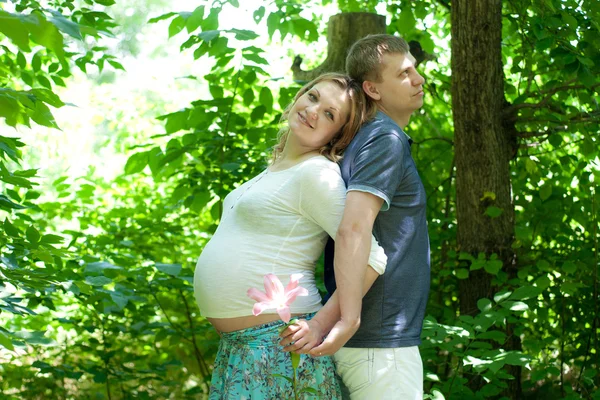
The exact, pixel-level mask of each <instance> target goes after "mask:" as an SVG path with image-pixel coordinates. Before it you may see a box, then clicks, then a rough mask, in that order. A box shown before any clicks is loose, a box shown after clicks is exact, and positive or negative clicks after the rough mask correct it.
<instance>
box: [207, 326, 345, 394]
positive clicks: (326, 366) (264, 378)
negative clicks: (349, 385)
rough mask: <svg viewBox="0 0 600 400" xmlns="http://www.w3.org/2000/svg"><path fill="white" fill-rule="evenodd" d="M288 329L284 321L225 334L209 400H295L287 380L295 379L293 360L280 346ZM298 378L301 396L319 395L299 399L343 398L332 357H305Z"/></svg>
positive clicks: (220, 346)
mask: <svg viewBox="0 0 600 400" xmlns="http://www.w3.org/2000/svg"><path fill="white" fill-rule="evenodd" d="M311 317H312V315H308V316H306V317H303V318H311ZM284 325H285V323H284V322H283V321H273V322H269V323H267V324H264V325H259V326H255V327H251V328H248V329H243V330H240V331H234V332H228V333H223V335H222V336H221V341H220V343H219V351H218V353H217V359H216V360H215V364H214V370H213V375H212V381H211V384H210V394H209V399H210V400H234V399H235V400H239V399H252V400H264V399H269V400H270V399H278V400H279V399H281V400H285V399H294V392H293V388H292V384H291V383H290V382H289V381H288V380H287V379H285V378H284V377H290V378H291V377H292V373H293V372H292V361H291V357H290V354H289V353H287V352H284V351H283V347H282V346H281V345H280V344H279V341H280V340H281V338H279V330H280V329H281V328H282V327H283V326H284ZM296 374H297V375H296V379H297V383H296V385H297V389H296V390H297V391H298V392H299V391H301V390H302V389H303V388H306V387H309V388H313V389H315V390H316V391H317V392H318V395H317V394H313V393H309V392H304V393H302V394H301V395H300V396H299V397H298V398H299V399H327V400H329V399H334V400H335V399H341V398H342V396H341V392H340V387H339V385H338V382H337V380H336V376H335V366H334V364H333V360H332V358H331V357H318V358H313V357H311V356H309V355H307V354H302V355H301V358H300V365H299V366H298V370H297V372H296ZM277 375H283V376H277Z"/></svg>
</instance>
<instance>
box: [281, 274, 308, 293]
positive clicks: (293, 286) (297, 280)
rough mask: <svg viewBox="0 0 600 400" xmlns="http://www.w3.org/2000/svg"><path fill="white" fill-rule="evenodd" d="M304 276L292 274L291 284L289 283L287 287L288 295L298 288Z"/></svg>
mask: <svg viewBox="0 0 600 400" xmlns="http://www.w3.org/2000/svg"><path fill="white" fill-rule="evenodd" d="M303 276H304V275H302V274H292V275H290V283H288V284H287V286H286V287H285V291H286V293H287V292H289V291H290V290H292V289H296V288H297V287H298V284H299V283H300V279H301V278H302V277H303Z"/></svg>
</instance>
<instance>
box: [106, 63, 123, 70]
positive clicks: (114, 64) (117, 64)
mask: <svg viewBox="0 0 600 400" xmlns="http://www.w3.org/2000/svg"><path fill="white" fill-rule="evenodd" d="M108 63H109V64H110V65H112V67H113V68H114V69H120V70H121V71H125V67H123V65H122V64H121V63H119V62H117V61H115V60H108Z"/></svg>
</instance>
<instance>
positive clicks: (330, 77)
mask: <svg viewBox="0 0 600 400" xmlns="http://www.w3.org/2000/svg"><path fill="white" fill-rule="evenodd" d="M321 82H333V83H335V84H336V85H338V86H339V88H340V89H342V90H344V91H345V92H346V93H347V94H348V97H349V98H350V113H349V114H348V120H347V121H346V123H345V124H344V125H343V126H342V128H341V129H340V131H339V132H338V133H337V134H336V135H335V136H334V137H333V139H331V141H330V142H329V143H327V144H326V145H325V146H323V147H321V148H320V149H319V153H320V154H321V155H323V156H325V157H327V158H328V159H329V160H331V161H337V160H339V159H340V158H341V154H342V153H343V151H344V150H345V149H346V147H348V145H349V144H350V142H351V141H352V139H354V136H355V135H356V133H357V132H358V129H359V128H360V127H361V125H362V124H364V123H365V122H367V121H368V120H370V119H371V118H373V116H374V115H375V112H376V108H375V104H374V103H373V102H372V101H371V100H369V99H368V97H367V96H366V95H365V93H364V92H363V90H362V87H361V85H360V84H359V83H358V82H356V81H355V80H353V79H352V78H350V77H349V76H347V75H344V74H338V73H327V74H323V75H320V76H319V77H317V78H315V79H314V80H312V81H310V82H309V83H307V84H306V85H304V86H303V87H302V88H301V89H300V90H299V91H298V93H296V96H294V100H293V101H292V103H291V104H290V105H288V106H287V107H286V108H285V110H284V111H283V114H282V115H281V120H280V122H281V123H282V124H283V123H285V125H284V126H283V127H282V128H281V129H280V130H279V133H278V135H277V139H278V142H277V144H276V145H275V146H274V147H273V157H272V161H276V160H277V159H278V158H279V156H281V152H282V151H283V149H284V148H285V143H286V141H287V138H288V136H289V134H290V127H289V125H288V124H287V123H286V122H287V120H288V117H289V114H290V110H291V109H292V107H293V106H294V104H296V101H297V100H298V99H299V98H300V97H301V96H303V95H304V94H305V93H306V92H308V91H309V90H310V89H312V88H313V87H314V86H315V85H316V84H318V83H321Z"/></svg>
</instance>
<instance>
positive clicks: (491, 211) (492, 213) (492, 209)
mask: <svg viewBox="0 0 600 400" xmlns="http://www.w3.org/2000/svg"><path fill="white" fill-rule="evenodd" d="M502 212H503V210H502V209H501V208H498V207H496V206H489V207H488V208H486V210H485V214H486V215H487V216H488V217H491V218H498V217H499V216H500V215H502Z"/></svg>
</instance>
